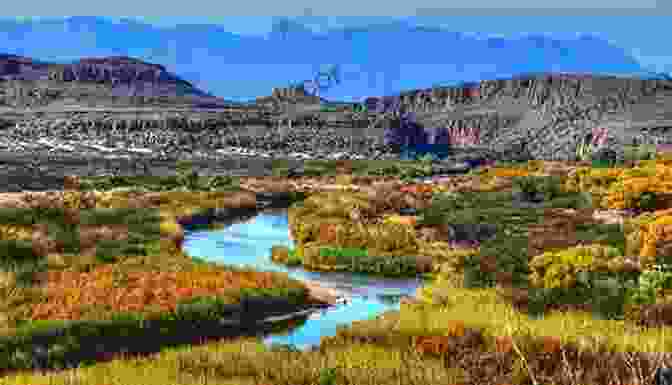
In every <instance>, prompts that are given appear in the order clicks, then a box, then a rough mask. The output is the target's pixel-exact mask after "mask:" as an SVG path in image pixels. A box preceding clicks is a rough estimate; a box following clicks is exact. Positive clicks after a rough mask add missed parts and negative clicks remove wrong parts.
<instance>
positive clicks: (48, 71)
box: [0, 55, 223, 109]
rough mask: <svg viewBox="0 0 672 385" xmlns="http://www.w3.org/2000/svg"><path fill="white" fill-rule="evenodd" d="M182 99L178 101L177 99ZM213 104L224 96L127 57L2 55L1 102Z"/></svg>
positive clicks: (33, 104) (13, 104)
mask: <svg viewBox="0 0 672 385" xmlns="http://www.w3.org/2000/svg"><path fill="white" fill-rule="evenodd" d="M180 98H182V99H180ZM162 102H163V103H164V104H165V103H168V104H180V103H187V104H199V103H204V104H208V103H210V104H213V103H214V104H216V103H217V102H219V103H220V104H222V103H223V101H222V100H220V99H218V98H214V97H212V96H210V95H208V94H207V93H206V92H204V91H202V90H200V89H198V88H196V87H194V86H193V85H192V84H191V83H189V82H187V81H185V80H183V79H180V78H179V77H177V76H176V75H175V74H172V73H170V72H168V71H167V70H166V69H165V68H164V67H163V66H161V65H158V64H151V63H146V62H143V61H141V60H138V59H134V58H129V57H105V58H84V59H81V60H79V61H76V62H73V63H70V64H56V63H46V62H40V61H36V60H33V59H31V58H27V57H21V56H15V55H0V104H1V105H5V106H11V107H37V106H40V107H45V106H50V105H51V104H54V105H53V107H54V108H56V109H58V108H59V107H61V106H62V105H63V104H64V103H65V104H67V103H73V104H77V103H82V104H83V105H91V104H95V105H124V104H127V105H158V104H160V103H162Z"/></svg>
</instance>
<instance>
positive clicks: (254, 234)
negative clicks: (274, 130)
mask: <svg viewBox="0 0 672 385" xmlns="http://www.w3.org/2000/svg"><path fill="white" fill-rule="evenodd" d="M288 226H289V224H288V218H287V212H286V210H274V211H272V212H264V213H261V214H259V215H257V216H256V217H253V218H251V219H249V220H245V221H243V222H240V223H235V224H232V225H231V226H229V227H226V228H224V229H219V230H196V231H188V232H187V233H186V239H185V243H184V248H185V250H186V251H187V253H189V254H190V255H192V256H194V257H200V258H203V259H206V260H208V261H212V262H221V263H224V264H227V265H238V266H251V267H253V268H254V269H256V270H262V271H275V272H284V273H287V274H288V275H289V276H290V277H292V278H296V279H300V280H311V281H316V282H318V283H319V284H320V285H322V286H325V287H330V288H334V289H338V290H340V291H343V292H345V293H347V296H348V297H349V298H348V301H347V303H345V304H339V305H337V306H334V307H332V308H329V309H327V310H324V311H321V312H318V313H315V314H313V315H311V317H309V319H308V320H307V321H306V322H305V323H304V324H303V325H301V326H300V327H298V328H296V329H294V330H291V331H288V332H284V333H274V334H272V335H270V336H267V337H266V338H265V342H266V343H267V344H273V343H280V344H293V345H296V347H298V348H300V349H305V348H309V347H311V346H314V345H319V343H320V337H322V336H333V335H335V334H336V328H337V327H338V326H341V325H349V324H351V323H352V322H353V321H358V320H365V319H369V318H374V317H375V316H377V315H378V314H381V313H383V312H386V311H389V310H398V309H399V301H400V298H401V296H404V295H411V296H412V295H414V293H415V291H416V289H417V288H418V287H419V286H420V285H421V284H422V280H421V279H420V278H385V277H372V276H368V275H365V274H352V273H345V272H329V273H321V272H310V271H305V270H303V269H302V268H300V267H286V266H283V265H281V264H277V263H274V262H272V261H271V259H270V249H271V247H272V246H274V245H284V246H288V247H293V246H294V242H293V241H292V240H291V239H290V237H289V231H288Z"/></svg>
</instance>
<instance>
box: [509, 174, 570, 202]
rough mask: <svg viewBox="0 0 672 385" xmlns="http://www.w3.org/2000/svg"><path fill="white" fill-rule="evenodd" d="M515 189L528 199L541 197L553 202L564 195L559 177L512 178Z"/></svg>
mask: <svg viewBox="0 0 672 385" xmlns="http://www.w3.org/2000/svg"><path fill="white" fill-rule="evenodd" d="M512 182H513V187H514V189H516V190H518V191H520V192H522V193H523V195H524V196H525V197H526V198H529V199H531V198H533V197H535V196H537V195H541V196H542V197H543V200H551V199H553V198H556V197H559V196H560V195H561V194H562V180H561V178H560V177H559V176H534V175H528V176H519V177H514V178H512Z"/></svg>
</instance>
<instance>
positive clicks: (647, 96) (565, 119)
mask: <svg viewBox="0 0 672 385" xmlns="http://www.w3.org/2000/svg"><path fill="white" fill-rule="evenodd" d="M319 102H320V99H319V98H317V97H313V96H310V95H308V94H306V93H305V91H303V89H300V88H287V89H275V90H273V92H272V95H271V96H269V97H264V98H259V99H258V100H257V103H256V104H251V105H234V104H232V103H229V102H226V101H224V100H222V99H220V98H216V97H213V96H210V95H207V94H206V93H205V92H203V91H201V90H199V89H197V88H196V87H194V86H193V85H191V84H190V83H189V82H187V81H184V80H182V79H180V78H179V77H177V76H176V75H174V74H171V73H170V72H168V71H166V69H165V68H164V67H163V66H160V65H157V64H151V63H145V62H143V61H140V60H137V59H133V58H127V57H107V58H86V59H81V60H79V61H77V62H74V63H71V64H53V63H45V62H39V61H36V60H32V59H30V58H25V57H19V56H12V55H0V129H1V128H2V127H11V126H14V125H15V124H16V125H17V127H45V126H46V127H52V128H54V129H58V127H66V128H73V129H81V130H94V131H95V130H98V129H100V130H102V131H112V132H119V133H123V132H126V131H128V130H134V129H140V130H142V129H146V128H147V127H156V128H160V129H162V130H187V131H199V130H200V131H213V132H214V131H216V130H220V129H222V128H226V129H227V130H231V131H232V132H235V134H236V135H239V134H240V135H243V136H244V135H247V132H249V135H258V134H260V133H265V134H269V135H276V136H277V135H282V133H283V132H285V133H286V132H288V131H295V132H297V133H300V132H305V133H307V134H306V137H311V135H312V134H310V133H311V132H314V130H315V129H316V128H317V129H319V130H323V131H330V132H331V131H333V132H334V134H336V135H342V136H345V137H347V136H355V137H361V136H368V137H374V138H379V139H381V140H382V138H384V137H385V136H386V135H387V134H388V133H389V132H390V131H391V130H397V131H403V127H401V126H400V125H399V124H394V123H393V122H392V121H391V119H389V117H390V114H388V112H390V111H395V110H399V109H403V110H405V111H407V112H412V113H414V115H415V116H416V122H417V125H416V126H414V127H415V128H414V130H415V133H413V134H412V135H417V134H418V131H422V132H421V133H420V136H424V137H423V140H424V141H425V142H427V143H439V144H450V145H451V146H455V147H463V148H466V149H470V148H473V149H476V148H488V149H490V150H492V151H495V152H498V153H504V154H507V153H508V154H512V155H517V156H521V155H529V156H530V157H533V158H537V159H558V160H559V159H571V158H572V157H573V156H574V154H575V150H576V146H577V145H578V144H579V143H580V142H581V141H582V140H583V139H585V138H586V136H588V135H590V134H591V132H592V130H593V129H596V128H600V129H606V130H608V131H609V133H610V134H609V140H608V145H609V146H610V148H611V149H613V150H615V151H617V152H620V153H622V152H623V151H622V150H623V149H622V144H623V143H630V142H632V140H633V139H640V141H641V142H650V143H651V142H656V141H662V142H670V143H672V81H670V80H652V79H651V80H645V79H637V78H618V77H607V76H591V75H564V74H538V75H526V76H520V77H517V78H512V79H501V80H488V81H483V82H480V83H473V84H467V85H464V86H461V87H437V88H433V89H421V90H413V91H408V92H403V93H401V94H400V95H395V96H386V97H382V98H375V97H372V98H368V99H367V100H366V104H367V105H368V107H369V111H368V112H361V111H360V112H354V111H352V109H350V111H345V110H348V109H349V107H348V106H346V105H345V104H340V105H339V109H338V110H337V111H335V110H334V109H329V108H322V107H321V106H320V104H319ZM340 107H342V108H340ZM350 107H352V106H350ZM206 108H207V109H208V110H205V109H206ZM376 110H378V111H377V112H376ZM418 127H420V130H418ZM400 134H403V132H400ZM120 135H121V134H120ZM502 157H504V158H506V157H507V156H502Z"/></svg>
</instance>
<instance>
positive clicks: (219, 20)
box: [3, 0, 672, 73]
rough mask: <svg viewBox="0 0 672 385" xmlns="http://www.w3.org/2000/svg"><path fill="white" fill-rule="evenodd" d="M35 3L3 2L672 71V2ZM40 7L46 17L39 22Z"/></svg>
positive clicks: (7, 11)
mask: <svg viewBox="0 0 672 385" xmlns="http://www.w3.org/2000/svg"><path fill="white" fill-rule="evenodd" d="M36 3H37V2H35V1H30V0H26V1H21V2H7V3H6V4H3V14H4V15H33V16H16V17H17V18H26V17H31V18H39V17H47V18H53V17H61V16H63V17H67V16H66V15H69V16H75V15H78V16H85V15H95V16H105V17H108V18H112V19H114V18H122V17H125V18H132V19H137V20H139V21H143V22H147V23H151V24H154V25H157V26H174V25H177V24H218V25H221V26H223V27H224V28H225V29H226V30H228V31H230V32H234V33H239V34H256V35H263V34H266V33H268V32H269V30H270V27H271V24H272V22H273V21H274V19H275V18H277V17H285V16H289V17H296V18H298V19H299V20H301V21H302V22H304V23H310V24H312V26H313V27H314V28H315V29H316V30H320V29H323V28H325V27H338V26H344V25H346V26H348V25H358V26H362V25H367V24H370V23H381V22H385V21H389V20H391V19H393V18H397V19H400V18H403V19H407V20H411V21H413V22H416V23H418V24H425V25H440V26H442V27H444V28H446V29H449V30H453V31H459V32H473V33H480V34H487V35H498V36H511V35H518V34H526V33H547V34H552V35H556V36H568V37H571V36H573V35H575V34H576V33H590V34H594V35H598V36H600V37H602V38H604V39H606V40H609V41H610V42H612V43H614V44H616V45H617V46H619V47H622V48H625V49H626V50H628V51H629V52H630V53H631V54H632V56H633V57H635V58H636V59H638V60H639V61H640V62H641V63H642V64H643V65H644V66H646V67H647V68H648V69H650V70H651V71H654V72H668V73H669V72H672V44H669V37H670V35H671V32H672V26H671V25H670V20H672V1H670V0H637V1H633V0H562V1H557V0H546V1H544V2H540V1H532V0H507V1H506V8H502V7H501V4H502V2H501V0H469V1H455V0H414V1H413V2H401V1H389V0H385V1H382V0H368V1H365V2H362V1H361V0H339V1H336V2H320V3H317V2H314V1H307V0H283V1H259V0H246V1H230V0H228V1H227V0H190V1H186V2H172V1H170V0H168V2H166V1H165V0H161V1H159V0H144V1H140V2H139V1H135V0H116V1H114V2H102V3H101V2H90V1H84V0H62V1H59V2H43V1H40V2H39V3H38V4H36ZM411 4H413V5H411ZM540 4H544V5H545V8H544V7H543V6H541V5H540ZM36 9H39V14H40V16H35V12H34V11H35V10H36ZM120 10H124V12H120ZM130 10H132V11H133V13H135V14H136V15H137V14H149V15H155V16H124V15H123V13H126V12H128V11H130ZM204 14H208V15H210V16H204ZM178 15H179V16H178ZM333 15H338V16H333ZM374 15H375V16H374Z"/></svg>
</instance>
